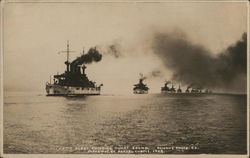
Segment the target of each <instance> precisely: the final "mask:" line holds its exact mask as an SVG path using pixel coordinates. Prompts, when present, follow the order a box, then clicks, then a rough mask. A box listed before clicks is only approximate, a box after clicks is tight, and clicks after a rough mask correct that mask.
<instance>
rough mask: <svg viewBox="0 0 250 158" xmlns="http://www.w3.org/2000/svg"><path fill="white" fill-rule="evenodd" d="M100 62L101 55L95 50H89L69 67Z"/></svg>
mask: <svg viewBox="0 0 250 158" xmlns="http://www.w3.org/2000/svg"><path fill="white" fill-rule="evenodd" d="M101 60H102V54H100V52H99V51H98V50H97V49H96V48H90V49H89V51H88V53H87V54H83V55H81V56H80V57H77V58H76V59H75V60H74V61H72V62H71V66H77V65H82V64H91V63H92V62H99V61H101Z"/></svg>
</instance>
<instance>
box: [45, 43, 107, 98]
mask: <svg viewBox="0 0 250 158" xmlns="http://www.w3.org/2000/svg"><path fill="white" fill-rule="evenodd" d="M63 52H66V53H67V60H66V61H65V65H66V70H65V72H64V73H62V74H57V75H54V76H53V83H51V78H50V82H47V83H46V88H45V89H46V92H47V96H82V95H100V93H101V86H103V84H100V85H99V86H97V85H96V83H95V82H93V81H90V80H89V79H88V77H87V75H86V73H85V69H86V68H87V67H86V66H85V64H88V63H91V62H92V61H95V62H97V61H100V60H101V58H102V55H101V54H99V52H98V51H97V50H96V48H90V49H89V51H88V53H87V54H84V51H83V54H82V55H81V56H80V57H77V58H76V59H75V60H73V61H72V62H70V61H69V52H71V51H70V50H69V42H67V51H63Z"/></svg>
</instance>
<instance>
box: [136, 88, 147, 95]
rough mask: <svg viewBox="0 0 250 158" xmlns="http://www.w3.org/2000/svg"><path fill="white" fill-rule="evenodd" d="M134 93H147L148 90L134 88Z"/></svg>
mask: <svg viewBox="0 0 250 158" xmlns="http://www.w3.org/2000/svg"><path fill="white" fill-rule="evenodd" d="M134 94H148V91H146V90H141V89H136V90H134Z"/></svg>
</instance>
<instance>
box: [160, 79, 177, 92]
mask: <svg viewBox="0 0 250 158" xmlns="http://www.w3.org/2000/svg"><path fill="white" fill-rule="evenodd" d="M170 83H171V82H170V81H166V82H165V85H164V87H161V92H162V93H175V92H176V89H175V87H174V84H173V83H171V84H172V87H171V88H170V87H168V85H169V84H170ZM178 90H179V89H178Z"/></svg>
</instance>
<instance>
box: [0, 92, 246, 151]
mask: <svg viewBox="0 0 250 158" xmlns="http://www.w3.org/2000/svg"><path fill="white" fill-rule="evenodd" d="M3 114H4V129H3V130H4V142H3V143H4V153H5V154H14V153H27V154H28V153H32V154H43V153H45V154H55V153H57V154H75V153H77V154H79V153H82V154H93V153H97V154H99V153H107V154H110V153H111V154H114V153H115V154H201V153H204V154H246V152H247V97H246V95H216V94H211V95H198V94H197V95H185V94H182V95H177V94H175V95H174V94H173V95H164V94H147V95H120V96H118V95H117V96H115V95H114V96H113V95H101V96H87V97H81V98H77V97H46V96H45V95H43V94H36V93H5V96H4V107H3Z"/></svg>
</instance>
